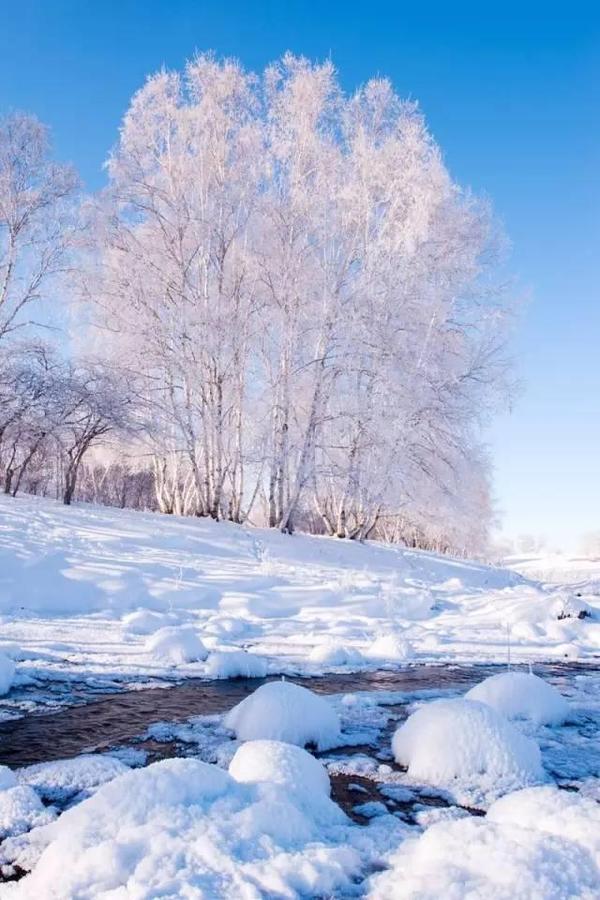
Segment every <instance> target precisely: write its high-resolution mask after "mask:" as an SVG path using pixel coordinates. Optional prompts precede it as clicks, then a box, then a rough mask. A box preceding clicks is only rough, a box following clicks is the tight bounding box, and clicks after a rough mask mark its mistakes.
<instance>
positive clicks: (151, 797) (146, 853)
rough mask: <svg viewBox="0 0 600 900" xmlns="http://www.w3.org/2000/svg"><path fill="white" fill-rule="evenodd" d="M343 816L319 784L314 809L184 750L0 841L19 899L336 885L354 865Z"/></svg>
mask: <svg viewBox="0 0 600 900" xmlns="http://www.w3.org/2000/svg"><path fill="white" fill-rule="evenodd" d="M347 834H348V828H347V825H346V820H345V817H344V816H343V814H342V813H341V812H340V809H339V807H337V806H336V804H334V803H333V802H332V801H331V800H329V799H328V798H327V797H323V796H320V797H319V803H318V817H317V818H315V816H314V815H313V812H312V810H311V808H310V806H309V805H304V806H302V807H301V806H300V804H299V803H298V800H297V796H296V795H291V794H290V793H289V792H288V791H287V788H286V787H285V786H283V785H277V784H263V783H257V784H250V783H240V782H238V781H237V780H236V779H235V778H233V777H232V776H231V775H229V774H228V773H227V772H225V771H223V770H222V769H219V768H217V767H216V766H212V765H208V764H206V763H203V762H200V761H199V760H196V759H169V760H164V761H162V762H159V763H154V764H153V765H150V766H148V767H147V768H145V769H137V770H133V771H131V772H128V773H126V774H125V775H122V776H121V777H119V778H117V779H115V780H114V781H111V782H109V783H108V784H105V785H103V786H102V787H101V788H100V789H99V790H98V791H97V792H96V793H95V794H94V795H93V796H92V797H90V798H88V799H87V800H84V801H83V802H82V803H80V804H78V805H77V806H74V807H72V808H71V809H69V810H67V812H65V813H63V815H62V816H61V817H60V818H59V819H57V820H56V822H54V823H52V824H50V825H47V826H44V827H42V828H38V829H35V830H34V831H33V832H31V834H29V835H27V836H25V837H24V838H23V839H16V840H11V841H9V842H8V844H5V845H4V846H3V848H2V853H3V856H4V858H7V856H8V858H10V857H11V855H12V857H13V859H14V863H15V864H16V865H23V866H26V867H29V868H32V869H33V871H32V872H31V874H29V875H27V876H26V877H25V878H23V879H21V881H19V882H18V883H17V884H16V885H15V887H14V893H13V889H12V888H11V889H10V890H11V896H16V897H18V898H19V900H40V898H42V897H47V896H48V887H49V886H51V892H52V897H53V898H54V900H72V898H74V897H77V898H78V900H95V898H98V897H109V896H114V897H115V898H116V897H117V896H118V897H123V898H125V897H139V898H153V897H173V898H175V897H190V898H192V897H197V898H201V897H205V898H212V897H214V898H217V897H231V898H233V897H240V898H242V897H243V898H248V900H258V898H261V897H289V898H292V897H315V896H343V895H344V894H345V893H346V892H347V891H348V890H350V889H352V887H353V883H354V882H355V880H356V878H357V876H358V875H359V873H360V871H361V868H362V860H361V856H360V853H359V852H358V851H357V850H356V849H354V848H353V847H352V846H350V845H349V843H348V842H347V841H345V840H344V837H345V836H346V835H347Z"/></svg>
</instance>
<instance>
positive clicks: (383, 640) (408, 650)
mask: <svg viewBox="0 0 600 900" xmlns="http://www.w3.org/2000/svg"><path fill="white" fill-rule="evenodd" d="M366 656H368V657H369V659H379V660H384V661H387V662H404V661H405V660H407V659H412V657H413V656H414V651H413V647H412V644H411V643H410V641H405V640H404V639H403V638H401V637H400V636H399V635H397V634H394V633H390V634H382V635H380V636H379V637H377V638H375V640H374V641H373V643H372V644H371V645H370V646H369V647H368V649H367V651H366Z"/></svg>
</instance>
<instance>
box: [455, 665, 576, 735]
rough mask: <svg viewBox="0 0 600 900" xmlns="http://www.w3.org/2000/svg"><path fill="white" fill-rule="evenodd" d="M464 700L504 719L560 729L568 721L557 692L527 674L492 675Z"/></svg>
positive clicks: (563, 704) (564, 705)
mask: <svg viewBox="0 0 600 900" xmlns="http://www.w3.org/2000/svg"><path fill="white" fill-rule="evenodd" d="M465 697H467V698H468V699H469V700H479V701H480V702H481V703H485V704H487V706H491V707H492V709H495V710H496V712H498V713H501V714H502V715H503V716H506V718H507V719H529V721H531V722H533V723H534V724H535V725H561V724H562V723H563V722H564V721H565V719H567V718H568V717H569V704H568V703H567V701H566V700H565V699H564V697H562V696H561V695H560V694H559V692H558V691H557V690H556V688H555V687H553V685H551V684H548V682H547V681H544V679H543V678H539V677H538V676H537V675H533V674H530V673H528V672H501V673H499V674H498V675H491V676H490V677H489V678H486V679H485V680H484V681H482V682H481V683H480V684H477V685H475V687H473V688H471V690H470V691H467V693H466V694H465Z"/></svg>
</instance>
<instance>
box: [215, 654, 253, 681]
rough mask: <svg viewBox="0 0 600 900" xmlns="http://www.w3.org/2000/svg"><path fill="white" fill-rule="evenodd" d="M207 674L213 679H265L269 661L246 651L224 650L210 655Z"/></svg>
mask: <svg viewBox="0 0 600 900" xmlns="http://www.w3.org/2000/svg"><path fill="white" fill-rule="evenodd" d="M206 674H207V675H209V676H210V677H211V678H264V677H265V675H266V674H267V660H266V659H264V658H263V657H262V656H256V655H255V654H254V653H247V652H246V651H245V650H223V651H220V652H215V653H211V654H210V656H209V657H208V659H207V661H206Z"/></svg>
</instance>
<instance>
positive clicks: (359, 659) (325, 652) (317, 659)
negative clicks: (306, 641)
mask: <svg viewBox="0 0 600 900" xmlns="http://www.w3.org/2000/svg"><path fill="white" fill-rule="evenodd" d="M308 658H309V660H310V662H313V663H317V664H318V665H320V666H335V667H337V666H357V665H360V664H361V663H363V662H364V657H363V655H362V653H361V652H360V651H359V650H354V649H353V648H351V647H344V646H343V644H338V643H337V642H325V643H322V644H316V645H315V646H314V647H313V648H312V650H311V651H310V653H309V654H308Z"/></svg>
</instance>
